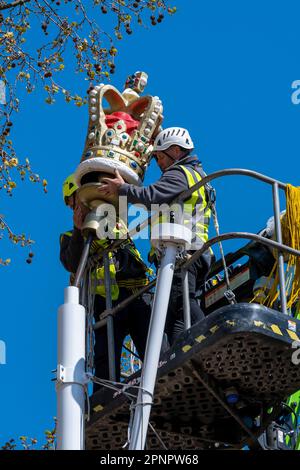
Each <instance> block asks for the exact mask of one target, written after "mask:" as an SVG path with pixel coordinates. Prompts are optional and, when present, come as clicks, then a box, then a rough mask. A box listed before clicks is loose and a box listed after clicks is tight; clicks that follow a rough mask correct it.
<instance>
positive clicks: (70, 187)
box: [63, 173, 78, 202]
mask: <svg viewBox="0 0 300 470" xmlns="http://www.w3.org/2000/svg"><path fill="white" fill-rule="evenodd" d="M77 189H78V186H77V184H76V183H75V180H74V174H73V173H72V174H71V175H70V176H68V178H67V179H66V180H65V181H64V184H63V198H64V201H65V202H66V198H67V197H70V196H72V194H74V193H75V191H77Z"/></svg>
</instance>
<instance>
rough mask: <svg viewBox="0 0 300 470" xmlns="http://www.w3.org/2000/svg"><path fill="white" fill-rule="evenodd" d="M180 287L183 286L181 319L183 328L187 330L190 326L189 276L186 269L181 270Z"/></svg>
mask: <svg viewBox="0 0 300 470" xmlns="http://www.w3.org/2000/svg"><path fill="white" fill-rule="evenodd" d="M181 272H182V287H183V319H184V329H185V330H188V329H189V328H191V306H190V295H189V276H188V270H187V269H183V270H182V271H181Z"/></svg>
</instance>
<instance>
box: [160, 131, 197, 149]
mask: <svg viewBox="0 0 300 470" xmlns="http://www.w3.org/2000/svg"><path fill="white" fill-rule="evenodd" d="M171 145H179V146H180V147H183V148H185V149H193V148H194V144H193V141H192V139H191V136H190V134H189V132H188V131H187V130H186V129H184V128H183V127H168V128H167V129H164V130H162V131H161V132H160V133H159V134H158V135H157V137H156V139H155V141H154V148H153V152H157V151H161V150H166V149H168V148H169V147H171Z"/></svg>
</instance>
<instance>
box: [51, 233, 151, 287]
mask: <svg viewBox="0 0 300 470" xmlns="http://www.w3.org/2000/svg"><path fill="white" fill-rule="evenodd" d="M130 244H131V246H134V245H133V242H129V244H128V245H125V246H124V247H123V248H119V249H118V251H117V252H116V254H115V258H116V271H117V273H116V280H117V281H119V280H127V279H135V278H142V277H145V272H146V269H147V267H146V266H145V265H144V264H143V263H142V262H139V261H138V260H136V258H135V257H134V256H133V255H132V253H131V252H130V250H129V246H130ZM83 247H84V238H83V236H82V234H81V232H80V230H78V229H77V228H76V227H74V229H73V230H70V231H68V232H65V233H63V234H61V235H60V261H61V262H62V264H63V266H64V267H65V269H66V270H67V271H69V272H70V273H76V271H77V268H78V265H79V261H80V257H81V254H82V251H83Z"/></svg>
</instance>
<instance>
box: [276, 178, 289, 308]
mask: <svg viewBox="0 0 300 470" xmlns="http://www.w3.org/2000/svg"><path fill="white" fill-rule="evenodd" d="M273 205H274V222H275V233H276V240H277V242H278V243H280V244H282V231H281V221H280V202H279V191H278V183H277V182H274V183H273ZM278 275H279V286H280V300H281V310H282V313H284V314H285V315H287V307H286V289H285V271H284V257H283V252H282V251H279V252H278Z"/></svg>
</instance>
